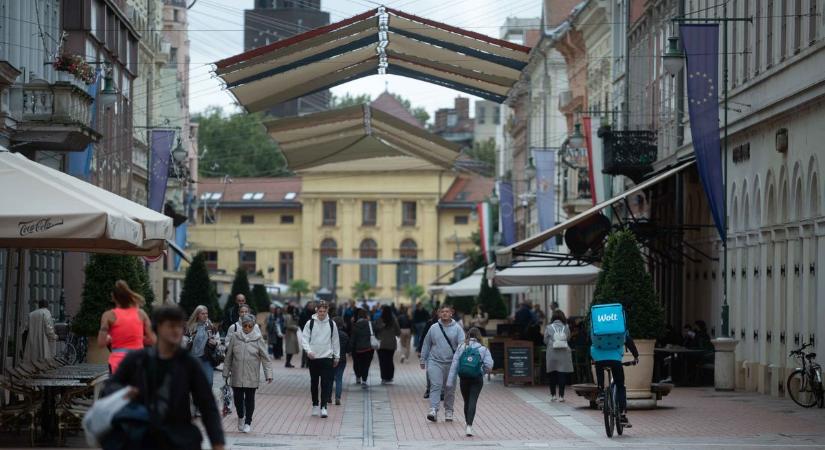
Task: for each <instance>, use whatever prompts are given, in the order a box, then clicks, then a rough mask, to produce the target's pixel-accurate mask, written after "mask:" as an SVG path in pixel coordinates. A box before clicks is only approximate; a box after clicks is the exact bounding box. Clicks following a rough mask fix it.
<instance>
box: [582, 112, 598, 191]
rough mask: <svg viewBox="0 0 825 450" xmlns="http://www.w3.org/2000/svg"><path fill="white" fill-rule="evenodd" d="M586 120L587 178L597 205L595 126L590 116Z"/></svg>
mask: <svg viewBox="0 0 825 450" xmlns="http://www.w3.org/2000/svg"><path fill="white" fill-rule="evenodd" d="M582 121H583V122H584V145H585V147H587V178H588V180H589V181H590V200H591V201H592V202H593V205H594V206H595V205H596V196H597V195H596V170H595V165H594V164H593V133H592V131H593V127H592V122H591V120H590V117H584V118H582Z"/></svg>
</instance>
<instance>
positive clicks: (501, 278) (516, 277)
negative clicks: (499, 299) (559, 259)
mask: <svg viewBox="0 0 825 450" xmlns="http://www.w3.org/2000/svg"><path fill="white" fill-rule="evenodd" d="M600 271H601V269H599V268H598V267H596V266H593V265H590V264H588V265H585V266H558V265H553V262H552V261H548V260H538V259H531V260H528V261H522V262H517V263H515V264H513V266H512V267H508V268H506V269H504V270H501V271H497V272H495V273H491V271H488V274H487V279H492V281H493V284H494V285H495V286H499V288H500V289H501V290H502V292H503V290H504V289H507V286H554V285H555V286H563V285H582V284H595V283H596V280H597V279H598V278H599V272H600Z"/></svg>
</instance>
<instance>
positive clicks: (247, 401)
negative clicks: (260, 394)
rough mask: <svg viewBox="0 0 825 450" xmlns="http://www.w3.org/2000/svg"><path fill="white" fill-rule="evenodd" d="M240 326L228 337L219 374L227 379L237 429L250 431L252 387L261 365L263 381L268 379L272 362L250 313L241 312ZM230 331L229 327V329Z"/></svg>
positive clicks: (253, 405)
mask: <svg viewBox="0 0 825 450" xmlns="http://www.w3.org/2000/svg"><path fill="white" fill-rule="evenodd" d="M240 322H241V329H240V330H239V331H235V332H234V334H233V335H232V336H231V338H230V339H229V344H227V349H226V359H225V360H224V364H223V376H224V378H228V379H229V385H230V386H232V396H233V397H234V399H235V410H237V411H238V431H242V432H244V433H249V432H250V431H252V413H253V412H254V411H255V390H257V389H258V386H259V385H260V373H261V366H263V369H264V377H265V378H266V382H267V383H271V382H272V365H271V364H270V362H269V355H268V352H267V349H266V344H265V343H264V339H263V336H261V331H260V329H258V327H257V325H255V317H254V316H252V315H251V314H247V315H244V316H241V318H240ZM230 331H231V330H230Z"/></svg>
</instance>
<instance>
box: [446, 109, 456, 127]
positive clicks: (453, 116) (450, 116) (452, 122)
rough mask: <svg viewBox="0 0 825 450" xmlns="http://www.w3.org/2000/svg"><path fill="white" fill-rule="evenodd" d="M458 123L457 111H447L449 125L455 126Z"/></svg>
mask: <svg viewBox="0 0 825 450" xmlns="http://www.w3.org/2000/svg"><path fill="white" fill-rule="evenodd" d="M457 123H458V115H457V114H456V113H455V112H448V113H447V126H448V127H454V126H456V124H457Z"/></svg>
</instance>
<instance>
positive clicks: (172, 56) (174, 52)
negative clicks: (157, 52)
mask: <svg viewBox="0 0 825 450" xmlns="http://www.w3.org/2000/svg"><path fill="white" fill-rule="evenodd" d="M177 63H178V48H177V47H172V49H171V50H169V65H173V64H177Z"/></svg>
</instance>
